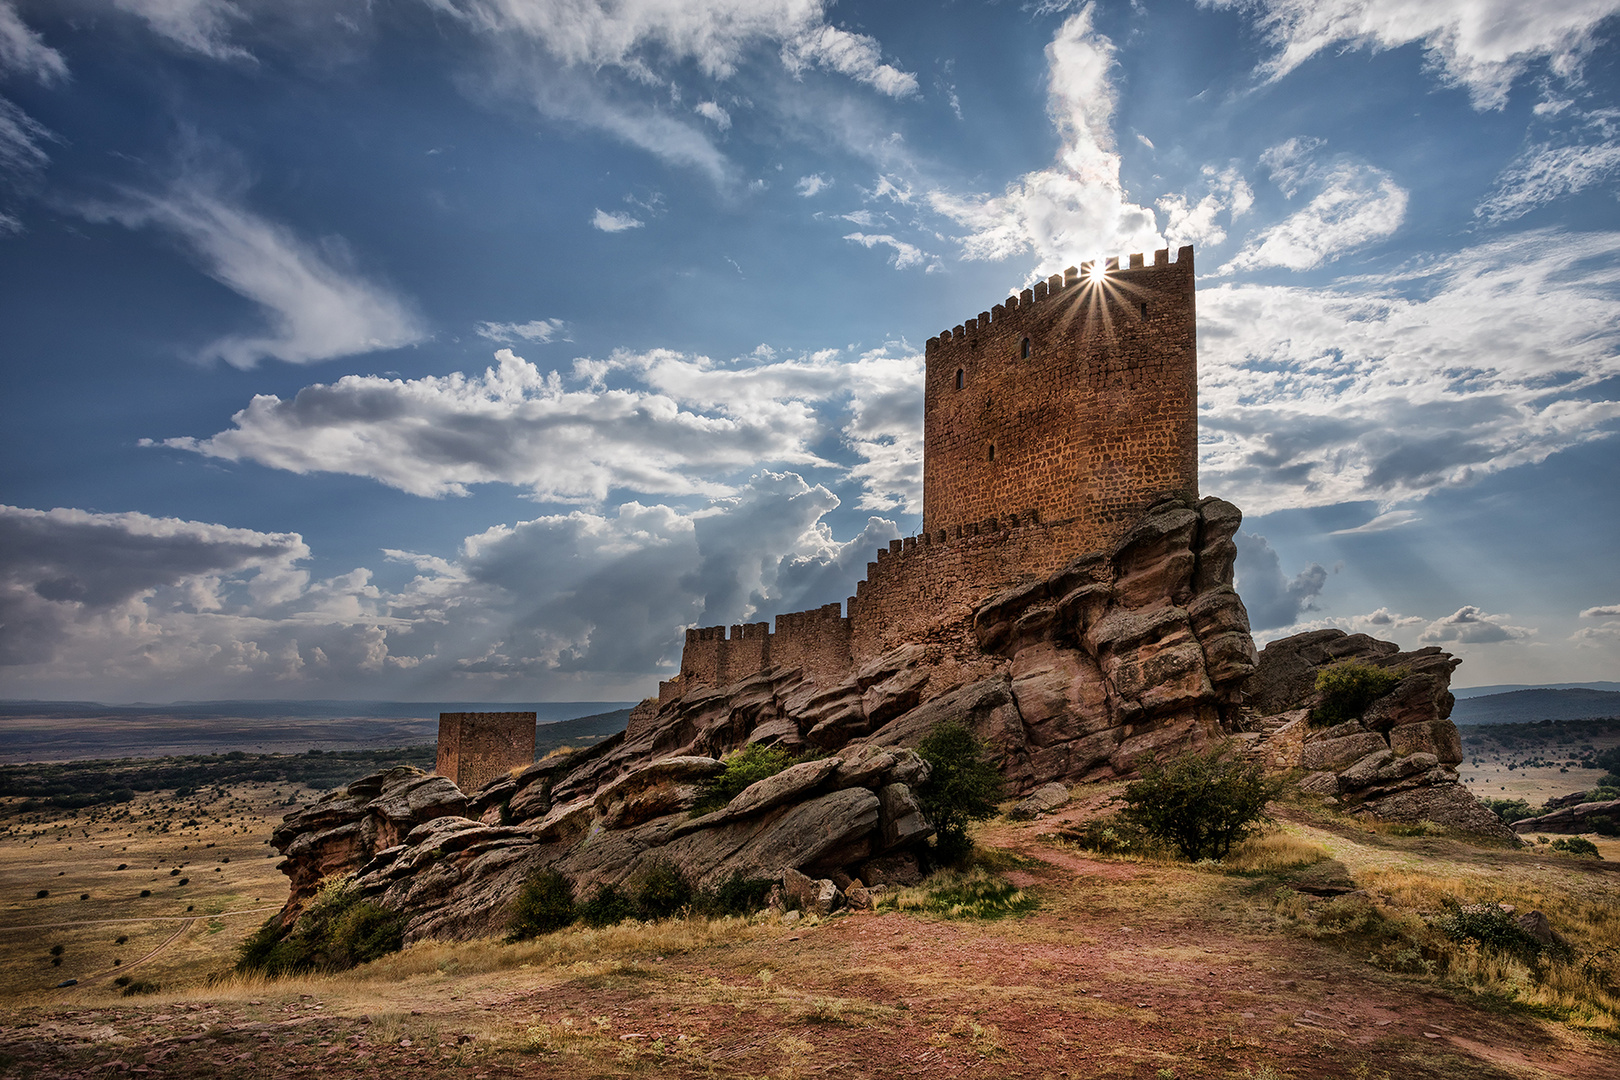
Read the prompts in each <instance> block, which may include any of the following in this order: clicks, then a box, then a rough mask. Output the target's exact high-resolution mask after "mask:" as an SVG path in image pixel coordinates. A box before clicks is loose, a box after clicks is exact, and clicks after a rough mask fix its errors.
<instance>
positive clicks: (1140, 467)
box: [659, 247, 1198, 701]
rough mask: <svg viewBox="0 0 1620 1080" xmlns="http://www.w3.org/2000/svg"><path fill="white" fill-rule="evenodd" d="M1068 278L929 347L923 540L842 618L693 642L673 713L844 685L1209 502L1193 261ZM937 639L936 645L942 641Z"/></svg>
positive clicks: (826, 613) (1186, 253) (1159, 261)
mask: <svg viewBox="0 0 1620 1080" xmlns="http://www.w3.org/2000/svg"><path fill="white" fill-rule="evenodd" d="M1126 262H1127V265H1126V266H1124V267H1121V266H1120V260H1119V259H1118V258H1110V259H1107V260H1106V261H1105V262H1104V263H1103V265H1102V267H1101V268H1100V269H1099V268H1098V267H1097V266H1096V264H1095V263H1091V262H1087V263H1082V264H1081V265H1080V266H1079V267H1073V266H1071V267H1069V268H1068V269H1067V270H1065V271H1064V272H1063V273H1062V274H1054V275H1052V276H1051V277H1049V278H1047V279H1046V280H1045V281H1039V282H1036V283H1035V284H1034V285H1033V286H1032V287H1031V288H1028V289H1025V290H1023V291H1022V292H1021V293H1019V294H1018V295H1015V296H1009V297H1008V298H1007V299H1006V301H1005V302H1003V303H1000V304H996V305H995V306H994V307H992V308H991V309H990V310H989V311H983V312H980V313H979V314H978V315H977V316H975V317H973V318H970V319H966V320H964V321H963V322H962V324H961V325H960V326H957V327H954V328H952V329H950V330H946V331H943V332H942V333H940V334H939V335H938V336H937V337H933V338H929V339H928V344H927V348H926V351H925V356H926V374H925V379H924V387H923V531H922V532H921V533H919V534H917V535H916V536H908V537H903V538H901V539H898V540H893V541H891V542H890V543H889V545H888V546H887V547H885V548H880V549H879V550H878V551H877V553H876V557H875V558H874V559H873V560H872V561H871V562H869V563H868V564H867V567H866V577H865V578H864V579H863V580H862V581H860V582H858V583H857V585H856V589H855V595H854V596H852V597H850V598H849V600H848V602H847V604H846V605H845V606H844V609H843V610H842V611H840V605H838V604H828V605H825V606H824V607H821V608H816V609H814V610H811V611H800V612H792V613H789V614H785V615H779V616H777V619H776V630H775V632H774V633H772V632H771V629H770V627H769V625H768V624H767V623H748V624H740V625H736V626H732V627H731V628H730V633H729V635H728V633H727V630H726V628H725V627H722V626H709V627H695V628H693V629H690V630H688V631H687V632H686V648H685V650H684V652H683V655H682V658H681V674H680V675H679V676H678V677H677V678H676V679H673V680H670V681H669V682H666V683H664V684H662V685H661V687H660V695H659V696H660V700H661V701H667V700H669V699H671V698H673V697H678V696H680V695H681V694H684V693H686V692H687V691H689V690H690V689H693V688H696V687H699V686H724V685H726V684H727V683H730V682H735V681H736V680H738V679H741V678H744V677H746V676H748V675H751V674H753V673H755V672H758V671H763V670H765V669H766V668H769V667H801V668H803V669H804V670H805V672H806V674H807V675H808V676H809V677H810V678H811V679H812V680H813V681H814V682H816V683H818V684H823V685H831V684H833V683H836V682H838V681H841V680H842V679H844V678H847V677H848V676H849V674H850V673H851V672H852V671H853V670H854V669H856V668H858V667H860V666H861V665H862V664H864V663H865V662H867V661H869V660H871V659H874V658H875V657H877V656H879V655H881V654H882V653H883V652H885V651H887V650H889V649H892V648H894V647H895V646H897V645H900V644H906V643H909V642H918V641H924V640H930V639H931V638H930V635H932V634H935V633H936V632H938V631H939V628H940V627H942V626H946V625H958V624H959V623H960V622H961V620H963V619H967V618H970V617H971V614H972V611H973V607H974V605H975V604H977V603H978V602H979V601H981V600H983V599H984V598H985V597H986V596H989V595H990V594H991V593H993V592H995V591H997V590H999V589H1001V588H1003V587H1005V586H1006V585H1008V584H1011V583H1013V582H1016V581H1019V580H1023V579H1027V578H1030V577H1034V576H1040V575H1045V574H1049V573H1051V572H1052V571H1055V570H1056V569H1058V568H1059V567H1061V566H1063V565H1064V564H1065V563H1067V562H1068V561H1069V560H1070V559H1072V558H1074V557H1075V556H1076V555H1079V554H1082V553H1084V552H1088V551H1102V550H1106V549H1108V548H1110V547H1111V546H1112V545H1113V544H1114V542H1115V541H1117V540H1118V539H1119V538H1120V537H1121V536H1122V535H1123V534H1124V531H1125V530H1126V529H1127V528H1129V527H1130V524H1131V523H1132V522H1133V521H1135V520H1136V519H1137V518H1138V516H1139V515H1140V514H1141V513H1142V512H1143V511H1144V510H1146V508H1147V507H1148V506H1149V505H1150V504H1151V503H1152V502H1153V501H1154V500H1156V499H1158V498H1159V497H1160V496H1163V495H1167V494H1172V493H1174V494H1179V495H1184V496H1188V497H1190V498H1193V499H1196V498H1197V496H1198V420H1197V408H1198V352H1197V337H1196V330H1197V319H1196V313H1195V310H1194V286H1195V276H1194V272H1193V249H1192V248H1191V247H1183V248H1181V249H1180V250H1179V251H1178V252H1177V253H1176V258H1175V260H1174V261H1171V259H1170V251H1169V249H1168V248H1166V249H1162V250H1159V251H1156V252H1154V253H1153V262H1152V264H1151V265H1149V264H1148V261H1147V259H1146V257H1145V256H1143V255H1140V254H1136V255H1130V256H1127V260H1126ZM936 640H937V639H936Z"/></svg>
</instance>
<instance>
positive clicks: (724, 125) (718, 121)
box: [692, 101, 731, 131]
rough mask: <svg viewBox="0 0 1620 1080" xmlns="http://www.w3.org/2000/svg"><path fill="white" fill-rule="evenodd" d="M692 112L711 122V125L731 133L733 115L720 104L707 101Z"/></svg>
mask: <svg viewBox="0 0 1620 1080" xmlns="http://www.w3.org/2000/svg"><path fill="white" fill-rule="evenodd" d="M692 111H693V112H695V113H697V114H698V115H699V116H701V117H703V119H705V120H707V121H709V123H711V124H713V125H714V126H715V127H717V128H719V129H720V130H721V131H729V130H730V129H731V114H730V113H728V112H727V111H726V110H725V109H723V108H721V107H720V104H719V103H718V102H714V101H705V102H703V103H701V104H700V105H698V107H697V108H695V109H693V110H692Z"/></svg>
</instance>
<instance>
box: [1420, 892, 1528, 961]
mask: <svg viewBox="0 0 1620 1080" xmlns="http://www.w3.org/2000/svg"><path fill="white" fill-rule="evenodd" d="M1444 905H1445V909H1446V913H1445V914H1444V915H1442V916H1440V917H1439V918H1438V919H1436V920H1435V921H1434V928H1435V929H1436V930H1439V931H1440V932H1441V933H1442V934H1444V935H1446V937H1448V938H1450V939H1451V940H1452V941H1474V942H1478V943H1479V945H1480V946H1481V947H1482V948H1487V949H1494V950H1495V951H1497V952H1502V953H1507V954H1508V955H1509V956H1514V957H1517V958H1518V959H1520V960H1522V961H1524V962H1525V963H1534V962H1535V961H1537V960H1538V959H1540V958H1541V955H1542V953H1543V952H1544V951H1545V949H1546V947H1545V946H1543V945H1542V944H1541V942H1539V941H1537V940H1536V939H1535V938H1533V937H1531V936H1530V934H1529V933H1528V932H1527V931H1526V930H1525V929H1524V927H1522V926H1520V925H1519V922H1518V920H1517V919H1515V918H1514V917H1513V916H1512V915H1511V914H1509V913H1508V912H1506V911H1504V910H1502V908H1501V906H1500V905H1498V904H1459V903H1457V901H1455V900H1446V901H1444Z"/></svg>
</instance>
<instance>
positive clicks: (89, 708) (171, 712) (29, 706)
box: [0, 700, 636, 724]
mask: <svg viewBox="0 0 1620 1080" xmlns="http://www.w3.org/2000/svg"><path fill="white" fill-rule="evenodd" d="M635 704H636V703H635V702H634V701H543V702H539V703H535V702H511V701H292V700H285V701H280V700H266V701H176V702H171V703H170V704H167V705H161V704H150V703H147V702H135V703H133V704H129V705H104V704H102V703H101V702H99V701H0V717H14V716H15V717H28V718H30V719H36V720H84V719H89V718H97V717H127V718H130V719H137V718H138V719H156V718H159V717H166V718H173V719H177V720H219V719H226V718H229V719H243V720H251V719H260V718H262V719H271V718H274V719H288V720H291V719H298V720H336V719H340V718H346V717H362V718H364V719H367V720H419V719H422V718H424V717H427V718H432V719H434V720H437V719H438V717H439V714H440V713H441V712H507V711H517V712H529V711H531V710H532V711H533V712H534V713H535V714H536V719H537V720H539V722H540V723H542V724H545V723H550V722H552V721H557V720H574V719H577V718H579V717H582V716H590V715H593V714H599V713H602V712H609V711H612V710H614V709H628V708H631V707H632V706H634V705H635Z"/></svg>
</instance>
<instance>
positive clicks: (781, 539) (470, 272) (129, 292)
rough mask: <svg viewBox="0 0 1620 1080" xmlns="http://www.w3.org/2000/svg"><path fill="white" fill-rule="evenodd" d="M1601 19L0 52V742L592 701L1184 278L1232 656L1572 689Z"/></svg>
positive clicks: (1184, 17)
mask: <svg viewBox="0 0 1620 1080" xmlns="http://www.w3.org/2000/svg"><path fill="white" fill-rule="evenodd" d="M1617 13H1620V0H1547V2H1542V3H1538V4H1534V5H1529V4H1524V3H1522V2H1519V0H1202V2H1198V0H1185V2H1182V0H1175V2H1171V0H1166V2H1147V0H1142V2H1136V3H1110V2H1103V0H1098V2H1096V3H1064V2H1057V0H1046V2H1031V3H1022V4H1020V3H986V2H974V0H959V2H955V3H925V2H913V3H896V2H887V3H882V2H868V3H859V2H854V0H844V2H841V3H837V4H832V3H827V2H824V0H381V2H363V0H278V2H275V3H270V2H263V3H260V2H257V0H45V2H35V0H0V364H3V370H4V375H5V391H6V392H5V394H4V398H3V400H4V414H3V420H4V423H3V426H0V440H3V444H0V445H3V454H0V504H4V505H3V508H0V673H3V674H0V693H3V694H4V695H5V696H9V697H48V698H98V699H102V700H112V701H128V700H159V701H161V700H169V699H177V698H213V697H323V698H327V697H354V698H368V697H370V698H375V697H385V698H407V699H418V700H419V699H423V698H453V699H460V700H519V701H521V700H580V699H624V698H631V697H636V696H639V695H641V694H644V693H648V692H651V691H652V689H653V688H654V685H655V683H656V680H657V678H659V677H660V676H663V677H668V675H669V674H670V673H671V672H672V671H673V670H674V666H675V664H676V663H677V662H678V658H679V647H680V639H681V629H682V628H683V627H685V626H689V625H711V624H714V623H732V622H737V621H741V620H744V619H763V618H766V617H769V616H770V615H773V614H775V613H777V612H780V611H791V610H798V609H802V608H807V607H811V606H815V605H819V604H822V603H826V602H830V601H833V600H840V599H842V598H844V597H845V596H847V595H849V594H850V593H851V592H853V584H854V581H855V580H856V579H857V578H858V577H860V576H861V575H862V574H863V573H864V569H865V564H866V562H867V561H868V560H869V559H870V558H872V552H873V551H874V550H875V548H876V547H877V546H878V545H880V544H882V543H884V542H886V541H887V540H888V539H890V538H892V537H895V536H900V535H909V534H911V533H914V532H915V531H916V530H917V529H918V527H919V523H920V511H921V504H920V499H921V459H920V445H919V443H920V428H921V371H922V357H921V353H922V348H923V343H924V342H925V340H926V339H927V338H928V337H930V336H932V335H934V334H937V333H938V332H939V331H940V330H941V329H944V328H946V327H949V326H952V325H954V324H956V323H958V322H960V321H961V320H962V319H963V318H964V317H966V316H969V315H974V314H976V313H978V312H979V311H983V310H986V309H988V308H989V307H990V306H991V305H992V304H994V303H996V302H997V301H998V300H999V299H1001V298H1002V297H1005V296H1006V295H1007V294H1008V293H1009V292H1011V291H1015V290H1018V289H1020V288H1022V287H1024V286H1025V285H1026V284H1027V283H1028V282H1030V281H1031V280H1033V279H1034V278H1036V277H1039V276H1045V275H1048V274H1051V273H1053V272H1057V271H1061V270H1062V269H1063V268H1065V267H1067V266H1069V265H1073V264H1078V263H1079V262H1081V261H1083V260H1085V259H1090V258H1095V257H1098V256H1107V255H1115V254H1128V253H1131V252H1138V251H1141V252H1147V251H1152V250H1153V249H1155V248H1158V247H1163V246H1165V245H1167V244H1168V245H1170V246H1179V245H1182V244H1189V243H1190V244H1193V245H1195V246H1196V249H1197V259H1198V267H1199V271H1200V279H1199V294H1198V305H1199V323H1200V362H1201V379H1200V441H1201V444H1202V466H1201V468H1202V485H1203V490H1204V492H1205V493H1206V494H1216V495H1220V496H1223V497H1225V498H1228V499H1231V500H1232V501H1234V502H1236V503H1237V504H1238V505H1239V506H1241V507H1242V508H1243V509H1244V510H1245V512H1246V515H1247V516H1246V522H1245V527H1244V532H1243V534H1242V535H1241V537H1240V544H1241V546H1240V557H1239V558H1240V568H1239V573H1240V576H1239V582H1238V584H1239V587H1240V589H1241V590H1242V591H1243V594H1244V596H1245V599H1246V601H1247V603H1248V605H1249V608H1250V612H1251V615H1252V616H1253V620H1254V623H1255V627H1256V630H1257V632H1258V633H1257V636H1258V637H1260V638H1261V639H1268V638H1273V637H1277V636H1280V635H1282V634H1284V633H1289V632H1293V631H1294V630H1297V629H1304V628H1309V627H1316V626H1326V625H1332V626H1342V627H1345V628H1347V629H1354V630H1365V631H1368V632H1372V633H1376V634H1378V635H1380V636H1383V637H1387V638H1392V639H1394V640H1396V641H1398V642H1400V643H1401V644H1402V645H1404V646H1407V647H1415V646H1418V645H1426V644H1438V645H1441V646H1443V647H1445V648H1447V649H1449V650H1451V651H1454V652H1456V653H1458V654H1459V655H1462V656H1463V657H1464V658H1465V661H1466V662H1465V665H1464V666H1463V668H1462V669H1461V670H1460V671H1459V672H1458V675H1457V679H1456V681H1457V683H1458V684H1459V685H1464V686H1466V685H1474V684H1490V683H1503V682H1523V683H1534V682H1571V681H1580V680H1592V679H1602V678H1614V677H1615V672H1616V671H1620V569H1617V560H1616V558H1615V555H1616V550H1617V544H1616V539H1615V538H1616V536H1617V535H1620V507H1617V503H1616V498H1615V493H1616V492H1617V491H1620V454H1617V452H1616V440H1615V433H1616V430H1617V428H1620V258H1617V255H1620V244H1617V240H1620V201H1617V192H1620V185H1617V181H1620V51H1617V49H1616V45H1615V40H1616V37H1617V35H1620V18H1616V15H1617Z"/></svg>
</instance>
